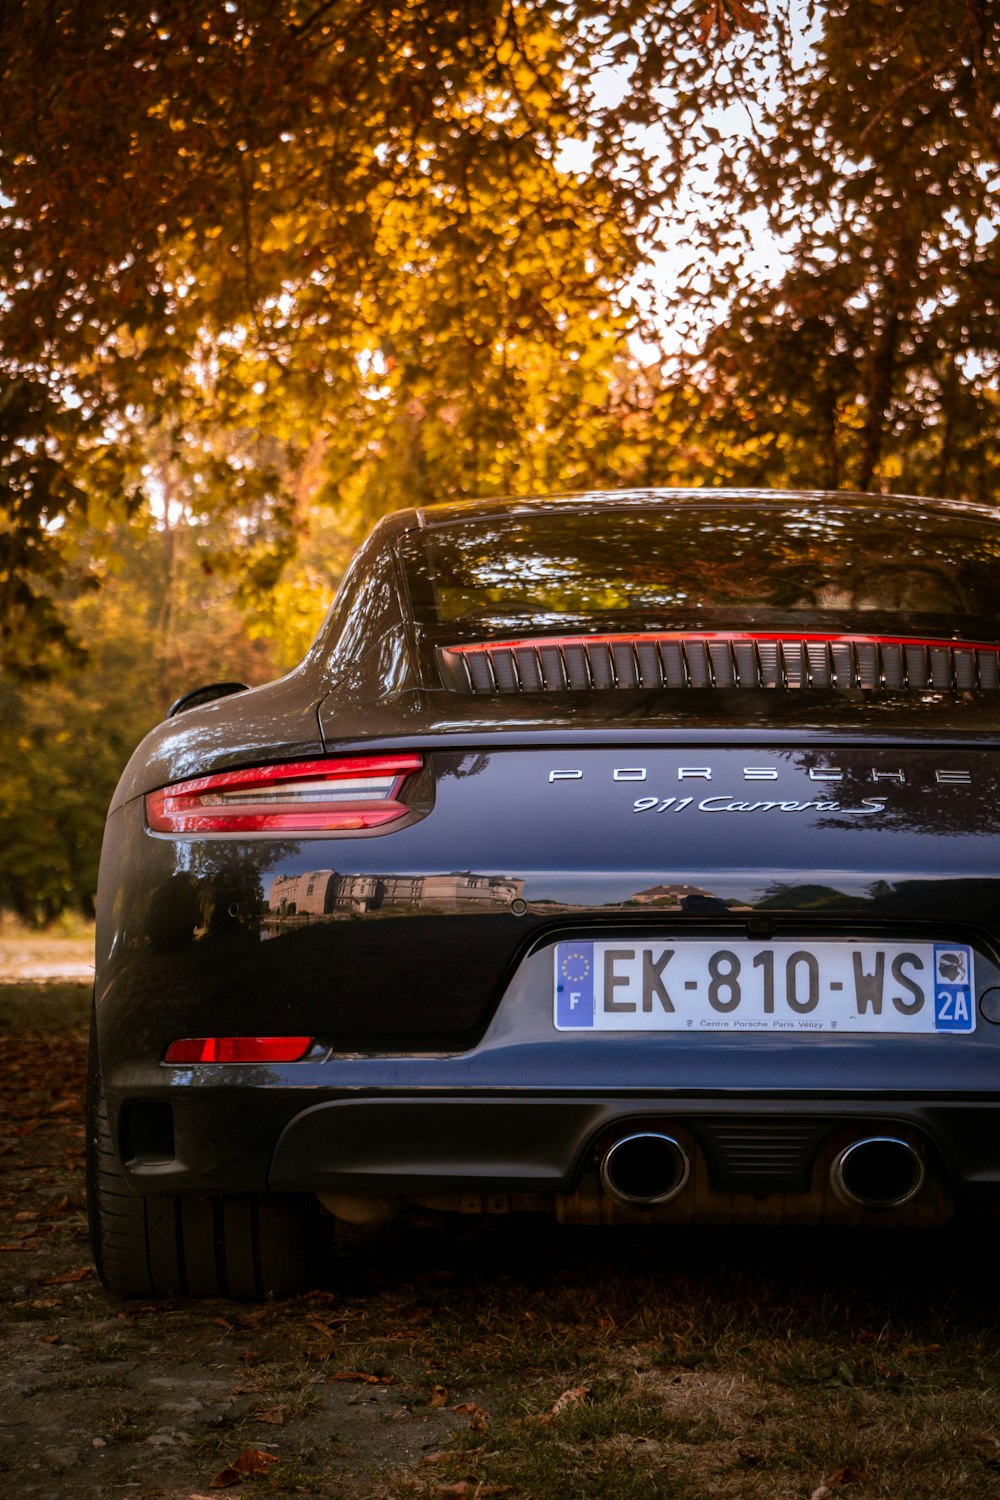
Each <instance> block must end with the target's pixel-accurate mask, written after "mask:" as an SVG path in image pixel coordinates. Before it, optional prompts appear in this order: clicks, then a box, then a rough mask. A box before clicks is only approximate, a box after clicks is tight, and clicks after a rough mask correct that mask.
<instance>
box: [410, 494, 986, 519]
mask: <svg viewBox="0 0 1000 1500" xmlns="http://www.w3.org/2000/svg"><path fill="white" fill-rule="evenodd" d="M720 505H724V506H727V507H728V506H732V505H747V506H753V507H762V506H763V507H774V508H787V507H789V506H792V507H795V506H799V505H812V506H822V507H825V508H827V509H840V510H844V509H849V510H864V509H872V508H873V507H876V506H877V507H878V508H879V509H882V510H893V509H896V510H899V511H901V512H906V511H908V510H922V511H936V512H938V513H941V514H947V513H951V514H958V515H967V516H969V517H976V518H980V519H982V520H988V521H992V522H996V521H997V520H998V519H1000V516H998V513H997V511H996V510H995V509H994V508H993V507H992V506H988V505H981V504H978V503H976V502H975V501H971V500H948V499H932V498H927V497H924V496H920V495H880V494H866V493H864V492H861V491H855V490H805V489H795V490H791V489H789V490H776V489H722V488H719V489H715V488H710V487H708V486H701V487H692V488H671V489H623V490H609V489H602V490H588V491H570V492H567V493H565V494H555V495H527V496H522V497H519V496H510V495H504V496H496V497H493V498H483V499H477V500H451V501H446V502H443V503H441V504H433V505H425V506H421V507H420V508H419V509H414V510H409V511H405V512H399V513H398V518H399V522H401V523H402V528H403V529H409V528H410V527H413V526H414V525H415V526H417V527H419V528H425V527H437V526H447V525H451V524H454V523H456V522H470V521H471V522H476V521H483V522H488V521H494V520H497V519H499V518H500V517H503V516H512V517H513V516H525V517H527V516H533V515H543V514H545V513H546V512H549V513H551V512H554V511H561V512H566V511H574V512H576V513H577V514H595V513H599V512H602V511H603V512H609V513H610V512H613V511H624V510H650V509H656V508H658V507H664V508H673V507H691V508H692V509H700V510H711V509H715V508H717V507H719V506H720ZM387 519H389V518H387Z"/></svg>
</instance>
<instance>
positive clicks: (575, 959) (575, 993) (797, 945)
mask: <svg viewBox="0 0 1000 1500" xmlns="http://www.w3.org/2000/svg"><path fill="white" fill-rule="evenodd" d="M974 994H975V983H974V974H973V959H972V950H971V948H968V947H965V946H964V945H963V944H961V943H850V942H843V941H810V942H794V941H782V942H773V943H751V942H746V941H742V940H741V941H739V942H730V943H722V942H719V941H717V940H716V941H710V942H702V941H698V942H694V941H688V940H678V941H676V942H666V941H649V940H647V939H644V940H642V941H639V940H637V939H633V940H629V939H628V938H618V939H615V940H613V941H607V942H604V941H602V942H587V941H574V942H564V943H557V944H556V948H555V996H554V1002H555V1003H554V1013H555V1024H556V1028H557V1030H559V1031H769V1032H773V1031H785V1032H806V1031H821V1032H840V1033H843V1032H904V1033H907V1034H914V1033H927V1032H933V1033H935V1034H946V1035H958V1036H961V1035H967V1034H968V1033H970V1032H972V1031H975V1029H976V1010H975V1004H974V999H973V997H974Z"/></svg>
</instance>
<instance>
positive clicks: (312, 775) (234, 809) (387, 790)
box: [146, 754, 424, 833]
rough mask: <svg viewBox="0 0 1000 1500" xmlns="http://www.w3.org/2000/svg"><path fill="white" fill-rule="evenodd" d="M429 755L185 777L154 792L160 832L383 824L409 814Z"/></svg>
mask: <svg viewBox="0 0 1000 1500" xmlns="http://www.w3.org/2000/svg"><path fill="white" fill-rule="evenodd" d="M423 763H424V762H423V756H421V755H416V754H405V755H355V756H350V757H345V758H344V759H343V760H305V761H292V762H289V763H287V764H285V765H280V766H257V767H252V768H249V767H248V768H245V769H241V770H238V771H222V772H220V773H219V774H217V775H215V776H199V777H197V778H196V779H195V780H193V781H177V782H174V784H173V785H172V786H165V787H161V788H160V790H159V791H158V792H150V793H149V795H148V796H147V797H146V822H147V823H148V825H149V827H150V828H151V829H152V831H153V832H154V833H268V832H281V833H314V832H333V833H336V832H342V833H343V832H350V831H351V830H355V829H359V828H378V827H380V826H381V825H382V824H384V823H394V822H396V821H397V820H398V819H399V818H404V817H405V816H406V814H407V813H408V812H409V810H410V809H409V808H408V807H407V806H406V804H405V803H404V802H400V801H399V800H398V797H399V790H400V787H401V786H402V784H403V782H404V781H405V780H406V778H407V776H410V775H411V774H412V773H413V772H414V771H419V770H420V768H421V766H422V765H423Z"/></svg>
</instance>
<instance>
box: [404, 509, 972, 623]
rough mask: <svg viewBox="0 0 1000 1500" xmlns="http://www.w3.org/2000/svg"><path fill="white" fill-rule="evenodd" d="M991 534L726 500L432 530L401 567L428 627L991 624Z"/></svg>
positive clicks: (953, 520) (926, 520) (954, 523)
mask: <svg viewBox="0 0 1000 1500" xmlns="http://www.w3.org/2000/svg"><path fill="white" fill-rule="evenodd" d="M984 532H985V528H984V527H982V526H981V525H980V524H979V523H978V522H977V521H975V520H974V519H972V520H970V519H969V518H968V517H959V516H955V517H952V516H947V517H941V516H929V515H927V514H926V513H925V512H922V511H919V510H917V509H915V510H914V512H913V516H912V522H911V525H910V527H909V528H908V529H907V530H905V531H901V529H900V527H899V524H898V517H896V518H893V520H892V521H891V522H890V521H889V520H888V519H887V518H886V517H885V516H884V515H883V514H882V513H880V512H878V511H870V510H867V509H865V508H863V507H861V506H858V507H854V508H851V507H849V506H848V505H846V504H845V507H844V509H843V511H841V512H832V513H831V512H825V513H824V515H823V516H822V517H821V518H817V517H815V516H814V515H812V514H810V513H809V512H808V511H803V510H801V509H798V508H796V509H786V508H782V507H778V506H775V507H773V508H764V509H758V510H757V511H756V512H754V513H750V512H749V511H747V510H746V509H745V508H741V507H740V506H739V505H737V504H733V503H730V504H728V505H727V504H725V502H723V501H720V503H719V505H718V507H717V508H711V509H708V510H700V511H697V512H696V511H694V510H692V509H688V508H685V507H684V506H683V505H678V507H677V508H676V509H675V510H672V511H667V512H664V511H663V510H660V511H659V512H657V513H655V514H654V513H652V512H649V511H643V510H642V509H641V508H640V507H638V506H637V507H636V508H635V509H634V510H632V509H630V510H622V511H617V512H615V513H614V514H611V515H609V514H607V513H605V514H594V515H588V514H579V513H576V514H564V515H558V514H556V513H543V514H540V515H539V514H536V515H533V516H527V517H518V518H516V519H513V518H507V517H501V518H489V519H486V520H480V521H469V522H466V521H462V522H458V523H451V524H448V525H446V526H442V527H439V528H434V527H429V528H427V530H426V531H424V532H422V533H421V534H420V535H419V536H418V537H413V538H410V539H408V540H407V542H406V543H405V545H404V563H405V567H406V572H407V576H408V581H409V584H410V591H411V595H412V598H413V602H414V606H415V612H416V615H417V617H418V619H420V620H422V621H423V623H424V624H427V625H432V624H435V623H437V624H445V623H449V622H459V621H462V620H468V621H470V622H472V621H478V622H480V623H483V622H489V621H491V620H496V621H497V622H498V623H499V622H501V621H515V620H516V621H520V622H522V623H523V624H524V625H529V624H531V625H535V626H544V625H546V623H549V624H551V623H552V622H558V621H559V620H565V619H573V618H576V619H588V618H590V619H595V620H600V619H601V618H610V619H611V620H619V621H622V620H623V619H624V617H626V616H631V617H633V620H644V621H647V622H648V623H649V624H650V625H659V626H661V627H663V628H669V627H670V626H671V625H673V624H692V623H701V624H711V623H713V620H712V619H711V618H710V616H714V615H719V614H726V612H728V619H727V620H726V621H722V620H720V621H719V623H720V624H722V623H728V624H732V623H743V622H744V621H749V620H750V619H751V618H752V619H754V620H756V621H757V622H758V623H765V622H764V617H765V616H766V615H767V614H768V612H770V613H771V614H772V615H774V616H778V615H793V616H794V615H795V614H797V613H801V612H803V611H811V612H814V613H815V612H817V611H819V612H821V613H823V614H827V615H836V614H838V613H841V614H844V615H848V614H850V615H852V616H857V614H859V613H863V614H865V615H869V616H872V617H874V616H876V615H883V616H887V617H889V620H888V621H887V624H892V623H893V621H896V623H898V618H899V617H903V616H910V617H918V616H931V617H938V616H943V615H947V616H949V617H950V618H951V620H952V621H953V622H954V621H955V620H957V619H963V618H964V619H965V620H971V619H975V618H977V617H978V618H980V619H981V620H987V619H988V620H992V619H993V617H994V615H995V604H994V598H995V593H994V588H993V584H992V581H991V577H990V573H991V571H992V570H993V569H995V565H996V552H997V546H996V543H995V541H994V539H993V538H992V536H989V535H988V534H984ZM904 544H905V547H906V550H905V551H903V550H902V548H903V546H904ZM734 610H735V611H737V612H738V614H739V620H738V621H735V622H734V621H733V618H732V612H733V611H734Z"/></svg>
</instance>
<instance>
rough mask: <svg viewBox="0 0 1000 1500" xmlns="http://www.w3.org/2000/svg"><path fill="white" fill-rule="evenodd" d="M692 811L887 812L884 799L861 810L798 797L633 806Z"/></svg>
mask: <svg viewBox="0 0 1000 1500" xmlns="http://www.w3.org/2000/svg"><path fill="white" fill-rule="evenodd" d="M689 807H695V809H696V811H697V812H707V813H758V812H764V813H768V812H781V813H795V812H820V813H841V814H842V815H846V816H849V817H864V816H868V815H870V814H871V813H880V812H885V798H884V797H862V798H861V802H860V806H858V807H844V806H842V805H841V803H839V802H837V801H835V800H834V799H832V798H828V797H827V798H820V797H815V798H811V799H806V800H801V799H799V798H797V797H784V798H781V799H780V800H779V799H777V798H765V799H762V800H755V801H748V800H747V799H746V798H744V797H730V796H720V797H702V799H701V800H700V802H697V803H696V802H695V799H694V798H693V797H636V799H635V801H634V802H633V803H632V811H633V812H637V813H643V812H658V813H665V812H673V813H680V812H684V811H686V809H687V808H689Z"/></svg>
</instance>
